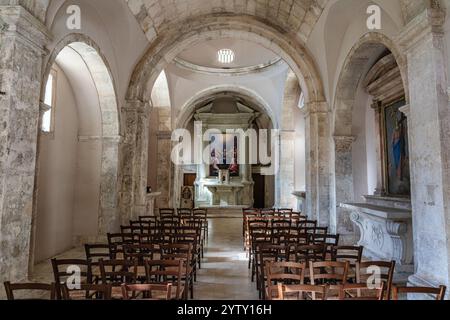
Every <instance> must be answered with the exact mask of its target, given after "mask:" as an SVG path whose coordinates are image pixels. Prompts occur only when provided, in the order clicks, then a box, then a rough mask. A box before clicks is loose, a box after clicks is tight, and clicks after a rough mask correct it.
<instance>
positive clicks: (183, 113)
mask: <svg viewBox="0 0 450 320" xmlns="http://www.w3.org/2000/svg"><path fill="white" fill-rule="evenodd" d="M224 92H226V93H231V94H233V95H235V96H237V97H239V98H242V99H244V100H246V101H248V102H250V103H251V104H253V105H254V106H256V107H257V108H258V109H260V110H259V111H263V112H265V113H266V114H267V115H268V116H269V118H270V120H271V121H272V124H273V127H274V129H277V128H278V127H279V125H278V121H277V119H276V117H275V115H274V113H273V111H272V109H271V108H270V106H269V104H268V103H267V102H266V101H265V100H264V99H263V98H262V97H261V96H260V95H259V94H258V93H256V92H254V91H253V90H250V89H248V88H246V87H243V86H237V85H217V86H213V87H210V88H207V89H204V90H202V91H199V92H197V93H196V94H195V95H194V96H192V98H190V99H189V100H188V101H186V102H185V103H184V104H183V106H182V107H181V109H180V113H179V114H178V117H177V118H176V121H175V123H176V128H184V127H185V126H186V124H187V122H188V121H189V120H190V117H191V116H192V114H193V113H194V111H195V107H196V106H197V105H198V104H200V103H202V102H203V101H206V100H208V99H210V98H212V97H214V96H216V95H218V94H220V93H224Z"/></svg>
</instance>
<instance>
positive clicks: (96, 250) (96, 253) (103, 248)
mask: <svg viewBox="0 0 450 320" xmlns="http://www.w3.org/2000/svg"><path fill="white" fill-rule="evenodd" d="M112 246H114V245H112ZM84 252H85V254H86V260H89V261H91V271H92V278H93V279H92V280H93V282H94V283H98V282H99V280H100V268H99V265H98V261H99V260H100V259H104V260H110V259H115V258H116V253H117V252H116V250H115V249H114V247H113V249H111V246H110V245H109V244H85V245H84Z"/></svg>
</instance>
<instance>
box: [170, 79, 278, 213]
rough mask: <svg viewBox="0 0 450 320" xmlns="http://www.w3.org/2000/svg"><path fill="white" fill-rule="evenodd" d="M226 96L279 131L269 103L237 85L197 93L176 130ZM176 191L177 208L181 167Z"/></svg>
mask: <svg viewBox="0 0 450 320" xmlns="http://www.w3.org/2000/svg"><path fill="white" fill-rule="evenodd" d="M221 94H226V95H227V96H228V95H229V96H233V97H236V98H239V99H242V100H243V101H245V102H246V103H248V104H250V105H251V106H252V108H255V110H256V111H258V112H261V114H263V115H264V116H266V117H267V118H268V121H269V122H270V126H271V128H273V129H278V127H279V126H278V121H277V119H276V118H275V115H274V114H273V112H272V109H271V108H270V106H269V105H268V103H267V102H266V101H265V100H264V99H263V98H262V97H261V96H260V95H259V94H258V93H256V92H254V91H253V90H250V89H248V88H246V87H243V86H237V85H217V86H213V87H210V88H207V89H205V90H202V91H200V92H198V93H196V94H195V95H194V96H193V97H191V98H190V99H189V100H188V101H187V102H185V103H184V105H183V106H182V107H181V109H180V113H179V114H178V117H177V118H176V121H175V123H176V125H175V126H176V128H186V127H187V125H188V122H189V121H190V120H191V119H192V115H193V114H194V112H195V108H196V107H198V106H199V105H201V104H202V103H205V102H207V101H210V100H212V99H213V98H214V97H217V96H218V95H221ZM174 172H175V173H174V175H173V177H174V179H175V181H174V189H173V205H174V206H177V204H178V203H179V201H178V199H179V197H180V190H181V187H182V185H181V183H182V175H181V170H180V166H175V168H174ZM246 179H247V180H249V183H250V184H253V181H252V179H251V176H250V174H248V176H246Z"/></svg>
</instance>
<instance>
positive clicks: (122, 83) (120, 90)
mask: <svg viewBox="0 0 450 320" xmlns="http://www.w3.org/2000/svg"><path fill="white" fill-rule="evenodd" d="M72 4H76V5H79V6H80V8H81V19H82V20H81V21H82V24H81V30H68V29H67V27H66V21H67V17H68V16H67V14H66V10H67V6H68V5H72ZM46 24H47V26H49V28H50V30H51V32H52V34H53V41H52V43H51V44H50V45H49V46H48V49H49V50H50V51H52V50H53V48H54V47H55V45H56V44H57V43H58V42H60V41H61V40H62V39H63V38H64V37H65V36H67V35H68V34H70V33H82V34H84V35H87V36H88V37H90V38H91V39H92V40H93V41H94V42H95V43H96V44H97V45H98V46H99V47H100V49H101V53H102V54H103V56H104V57H105V58H106V60H107V62H108V64H109V66H110V68H111V74H112V77H113V79H114V83H115V86H116V91H117V96H118V101H119V106H120V105H123V102H124V99H125V94H126V91H127V89H128V84H129V79H130V77H131V74H132V72H133V70H134V67H135V65H136V64H137V63H138V62H139V60H140V58H141V57H142V55H143V54H144V52H145V50H146V48H147V46H148V40H147V38H146V37H145V35H144V33H143V31H142V29H141V28H140V26H139V25H138V23H137V21H136V19H135V17H134V16H133V15H132V14H131V12H130V10H129V8H128V6H127V4H126V2H125V1H123V0H95V1H92V0H73V1H64V0H53V1H52V3H51V5H50V7H49V11H48V14H47V22H46Z"/></svg>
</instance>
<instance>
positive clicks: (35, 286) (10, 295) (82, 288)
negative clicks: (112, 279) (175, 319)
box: [4, 282, 173, 300]
mask: <svg viewBox="0 0 450 320" xmlns="http://www.w3.org/2000/svg"><path fill="white" fill-rule="evenodd" d="M4 286H5V291H6V295H7V299H8V300H16V299H17V295H16V294H17V293H19V292H20V293H22V292H24V291H26V292H27V293H28V294H30V293H33V292H36V293H35V296H37V295H38V293H39V297H40V299H48V300H55V299H56V292H57V289H56V284H55V283H51V284H46V283H23V284H12V283H10V282H5V283H4ZM120 288H121V292H122V296H121V298H122V299H123V300H171V298H172V296H173V293H172V292H173V285H172V283H167V284H122V285H121V287H120ZM112 291H113V286H112V285H109V284H80V285H79V287H78V288H77V289H69V288H68V287H67V286H63V287H62V299H63V300H73V296H74V294H73V293H74V292H78V293H81V294H77V295H78V296H86V297H88V298H87V299H95V300H111V299H112ZM32 296H33V294H32Z"/></svg>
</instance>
